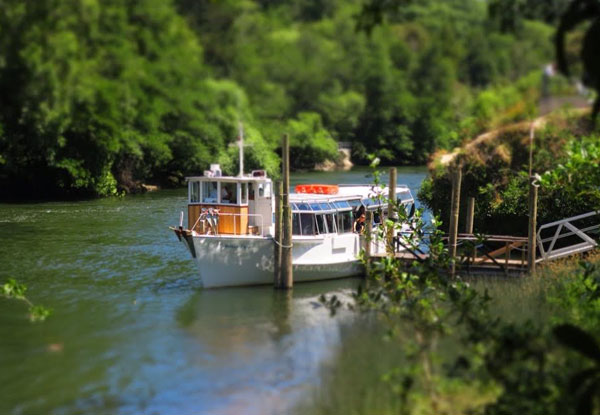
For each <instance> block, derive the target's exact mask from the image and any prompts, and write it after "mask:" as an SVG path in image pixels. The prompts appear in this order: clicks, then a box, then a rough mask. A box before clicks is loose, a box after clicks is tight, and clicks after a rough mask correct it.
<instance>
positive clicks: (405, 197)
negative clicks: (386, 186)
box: [396, 189, 412, 202]
mask: <svg viewBox="0 0 600 415" xmlns="http://www.w3.org/2000/svg"><path fill="white" fill-rule="evenodd" d="M396 198H397V199H398V201H402V202H407V201H409V200H411V201H412V195H411V194H410V191H409V190H408V189H406V190H402V191H400V192H398V195H397V197H396Z"/></svg>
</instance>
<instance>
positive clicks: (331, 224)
mask: <svg viewBox="0 0 600 415" xmlns="http://www.w3.org/2000/svg"><path fill="white" fill-rule="evenodd" d="M323 216H325V223H326V224H327V232H328V233H335V232H336V227H335V214H333V213H328V214H326V215H323Z"/></svg>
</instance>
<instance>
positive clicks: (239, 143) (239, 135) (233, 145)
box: [229, 121, 251, 177]
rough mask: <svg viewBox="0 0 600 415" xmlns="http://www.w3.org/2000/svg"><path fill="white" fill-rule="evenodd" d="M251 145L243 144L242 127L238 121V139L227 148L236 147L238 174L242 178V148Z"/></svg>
mask: <svg viewBox="0 0 600 415" xmlns="http://www.w3.org/2000/svg"><path fill="white" fill-rule="evenodd" d="M249 145H251V144H244V125H243V124H242V122H241V121H240V122H239V123H238V139H237V141H236V142H235V143H231V144H229V147H235V146H237V147H238V149H239V152H240V172H239V173H238V176H239V177H244V147H247V146H249Z"/></svg>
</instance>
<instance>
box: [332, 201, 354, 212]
mask: <svg viewBox="0 0 600 415" xmlns="http://www.w3.org/2000/svg"><path fill="white" fill-rule="evenodd" d="M333 206H335V207H336V209H340V210H342V209H351V207H350V203H348V201H347V200H338V201H336V202H333Z"/></svg>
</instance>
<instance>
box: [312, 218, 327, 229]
mask: <svg viewBox="0 0 600 415" xmlns="http://www.w3.org/2000/svg"><path fill="white" fill-rule="evenodd" d="M315 219H316V220H317V233H327V229H326V228H325V219H324V218H323V215H315Z"/></svg>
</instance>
